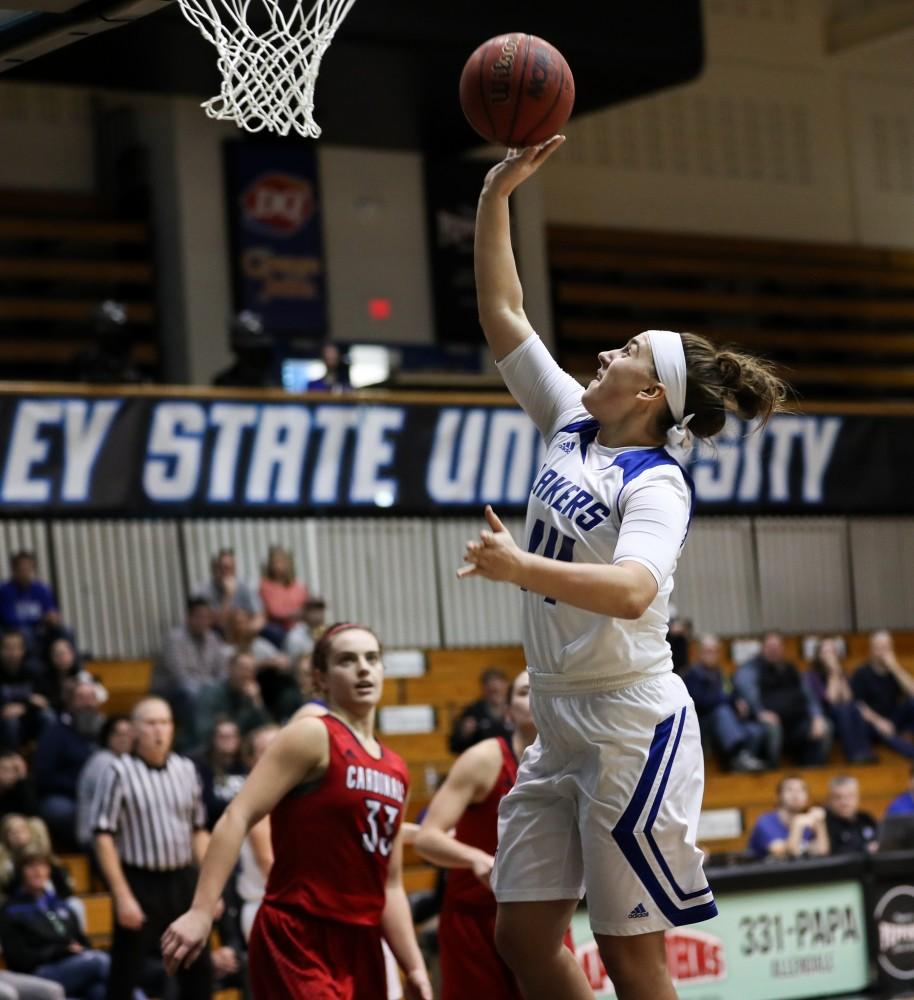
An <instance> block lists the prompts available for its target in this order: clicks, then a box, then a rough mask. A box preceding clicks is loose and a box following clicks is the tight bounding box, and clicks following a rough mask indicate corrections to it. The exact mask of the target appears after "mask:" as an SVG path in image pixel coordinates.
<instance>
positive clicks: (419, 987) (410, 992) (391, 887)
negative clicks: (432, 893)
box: [381, 803, 432, 1000]
mask: <svg viewBox="0 0 914 1000" xmlns="http://www.w3.org/2000/svg"><path fill="white" fill-rule="evenodd" d="M403 810H404V812H405V811H406V803H404V806H403ZM403 836H404V834H403V829H402V827H401V828H400V829H399V830H398V831H397V836H396V837H395V838H394V842H393V846H392V848H391V852H390V864H389V865H388V868H387V886H386V900H385V903H384V912H383V913H382V914H381V933H382V934H383V935H384V940H385V941H387V943H388V945H390V950H391V951H392V952H393V953H394V958H396V960H397V964H398V965H399V966H400V968H401V969H402V970H403V975H404V976H405V977H406V984H405V989H406V994H405V996H406V1000H432V985H431V982H430V981H429V978H428V970H427V969H426V968H425V959H424V958H423V957H422V952H421V951H420V950H419V942H418V941H417V940H416V929H415V927H414V926H413V915H412V913H411V911H410V908H409V900H408V899H407V898H406V890H405V889H404V888H403Z"/></svg>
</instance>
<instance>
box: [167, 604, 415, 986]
mask: <svg viewBox="0 0 914 1000" xmlns="http://www.w3.org/2000/svg"><path fill="white" fill-rule="evenodd" d="M312 662H313V666H314V670H315V677H316V678H318V679H320V682H321V685H322V687H323V693H324V695H325V697H326V700H327V708H328V714H327V715H325V716H323V717H321V718H303V719H298V720H293V721H292V722H290V723H289V724H288V725H287V726H286V727H285V728H284V729H283V730H282V731H281V732H280V734H279V735H278V736H277V737H276V738H275V739H274V740H273V742H272V743H271V744H270V746H269V747H268V748H267V750H266V752H265V753H264V755H263V757H262V758H261V759H260V761H259V762H258V763H257V766H256V767H255V768H254V770H253V771H252V773H251V775H250V777H249V778H248V780H247V781H246V782H245V784H244V787H243V788H242V789H241V791H240V792H239V793H238V795H237V796H236V797H235V799H233V801H232V802H231V803H230V805H229V806H228V808H227V809H226V811H225V813H224V814H223V816H222V818H221V819H220V820H219V822H218V823H217V824H216V828H215V830H214V831H213V836H212V839H211V841H210V846H209V849H208V850H207V852H206V857H205V858H204V861H203V867H202V870H201V872H200V878H199V881H198V883H197V891H196V893H195V895H194V900H193V903H192V905H191V908H190V909H189V910H188V911H187V913H185V914H184V915H183V916H181V917H179V918H178V919H177V920H176V921H175V922H174V923H173V924H172V925H171V926H170V927H169V928H168V930H166V931H165V933H164V934H163V936H162V954H163V957H164V959H165V966H166V968H167V969H168V971H169V972H174V971H175V970H177V969H178V968H179V967H180V966H181V965H187V964H190V963H191V962H193V961H194V959H195V958H196V956H197V955H198V954H199V953H200V951H201V950H202V949H203V948H204V947H206V945H207V942H208V939H209V933H210V928H211V925H212V919H213V913H214V911H215V908H216V906H217V904H218V902H219V899H220V895H221V893H222V889H223V886H224V885H225V882H226V879H227V878H228V876H229V875H230V874H231V871H232V869H233V868H234V866H235V863H236V861H237V860H238V854H239V851H240V849H241V844H242V842H243V840H244V838H245V836H246V835H247V833H248V831H249V830H250V829H251V827H252V826H253V825H254V824H255V823H256V822H257V821H258V820H260V819H261V818H262V817H263V816H265V815H266V814H267V813H270V823H271V836H272V842H273V855H274V861H273V868H272V869H271V871H270V875H269V879H268V881H267V888H266V893H265V895H264V898H263V903H262V905H261V907H260V910H259V911H258V913H257V919H256V920H255V921H254V927H253V930H252V931H251V938H250V942H249V969H250V978H251V986H252V988H253V991H254V995H255V996H256V997H257V998H258V1000H273V998H279V997H282V998H287V997H288V998H302V1000H305V998H307V1000H377V998H378V997H379V996H384V994H385V978H384V959H383V956H382V951H381V937H382V934H383V937H384V938H385V939H386V941H387V942H388V944H389V945H390V948H391V950H392V951H393V953H394V955H395V956H396V958H397V961H398V963H399V965H400V968H401V969H402V970H403V972H404V974H405V976H406V985H405V991H406V997H407V998H408V1000H431V996H432V991H431V985H430V983H429V979H428V974H427V972H426V969H425V963H424V962H423V959H422V954H421V952H420V951H419V946H418V944H417V943H416V935H415V931H414V929H413V923H412V918H411V915H410V910H409V904H408V902H407V899H406V893H405V892H404V890H403V882H402V878H401V870H402V851H403V847H402V833H401V831H400V822H401V820H402V818H403V815H404V813H405V809H406V799H407V784H408V772H407V769H406V765H405V764H404V762H403V760H402V759H401V758H400V757H398V756H397V755H396V754H394V753H392V752H391V751H390V750H388V749H386V748H384V747H382V746H381V744H380V743H378V742H377V740H376V739H375V737H374V717H375V709H376V706H377V704H378V701H379V699H380V697H381V686H382V681H383V666H382V663H381V650H380V647H379V644H378V640H377V637H376V636H375V635H374V633H373V632H371V630H370V629H367V628H364V627H362V626H359V625H352V624H339V625H334V626H331V628H329V629H328V630H327V631H326V632H325V633H324V635H323V636H322V637H321V638H320V640H319V641H318V643H317V645H316V646H315V647H314V652H313V654H312Z"/></svg>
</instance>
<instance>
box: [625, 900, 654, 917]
mask: <svg viewBox="0 0 914 1000" xmlns="http://www.w3.org/2000/svg"><path fill="white" fill-rule="evenodd" d="M649 916H650V914H649V913H648V912H647V910H645V908H644V903H639V904H638V905H637V906H636V907H635V908H634V909H633V910H632V912H631V913H629V915H628V919H629V920H637V919H638V918H639V917H649Z"/></svg>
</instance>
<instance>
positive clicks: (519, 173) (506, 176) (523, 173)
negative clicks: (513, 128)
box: [482, 135, 565, 197]
mask: <svg viewBox="0 0 914 1000" xmlns="http://www.w3.org/2000/svg"><path fill="white" fill-rule="evenodd" d="M564 141H565V136H563V135H554V136H553V137H552V138H551V139H547V140H546V141H545V142H541V143H540V144H539V145H538V146H528V147H527V148H526V149H509V150H508V154H507V156H505V158H504V159H503V160H502V161H501V163H496V164H495V166H494V167H492V169H491V170H490V171H489V172H488V173H487V174H486V179H485V183H484V184H483V186H482V193H483V194H487V193H489V192H491V193H492V194H498V195H503V196H505V197H507V195H509V194H510V193H511V192H512V191H513V190H514V189H515V188H516V187H517V186H518V184H522V183H523V182H524V181H525V180H526V179H527V178H528V177H530V176H532V175H533V174H535V173H536V172H537V170H539V168H540V167H541V166H542V165H543V164H544V163H545V162H546V160H548V159H549V157H550V156H552V154H553V153H554V152H555V151H556V150H557V149H558V148H559V146H561V145H562V143H563V142H564Z"/></svg>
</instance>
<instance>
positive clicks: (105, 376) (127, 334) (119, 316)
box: [70, 299, 149, 385]
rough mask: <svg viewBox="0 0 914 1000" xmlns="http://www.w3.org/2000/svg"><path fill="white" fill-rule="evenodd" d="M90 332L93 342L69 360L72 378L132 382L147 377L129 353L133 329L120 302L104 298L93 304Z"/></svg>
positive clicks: (125, 383)
mask: <svg viewBox="0 0 914 1000" xmlns="http://www.w3.org/2000/svg"><path fill="white" fill-rule="evenodd" d="M92 334H93V341H94V342H93V343H92V345H91V346H90V347H87V348H86V349H85V350H82V351H80V352H79V353H78V354H76V355H75V356H74V357H73V359H72V360H71V361H70V371H71V372H72V378H73V380H74V381H76V382H92V383H94V384H96V385H127V384H131V385H132V384H134V383H137V382H148V381H149V378H148V377H147V376H146V375H145V374H144V373H143V371H142V370H141V369H140V368H139V367H138V366H137V364H136V363H135V361H134V360H133V357H132V355H133V340H134V338H133V331H132V330H131V328H130V325H129V316H128V314H127V306H126V305H125V304H124V303H123V302H118V301H117V300H116V299H105V300H104V301H103V302H100V303H99V304H98V305H97V306H96V307H95V309H94V310H93V311H92Z"/></svg>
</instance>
